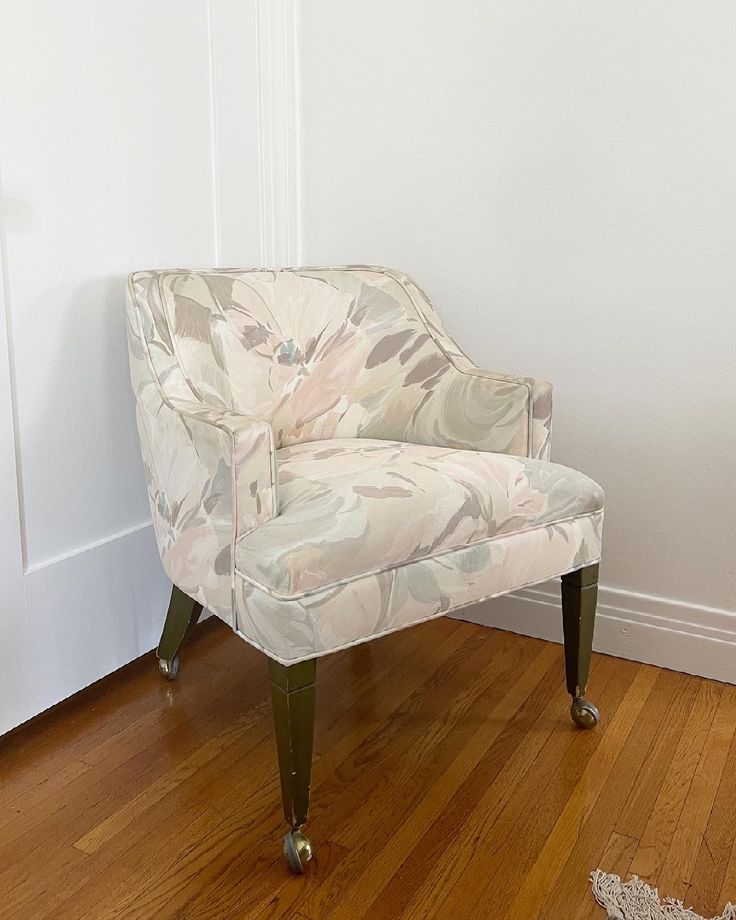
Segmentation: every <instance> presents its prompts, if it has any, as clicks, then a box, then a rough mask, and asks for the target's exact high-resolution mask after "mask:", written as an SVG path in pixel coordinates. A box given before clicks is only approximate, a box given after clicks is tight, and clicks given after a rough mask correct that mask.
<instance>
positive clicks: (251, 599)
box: [234, 439, 603, 664]
mask: <svg viewBox="0 0 736 920" xmlns="http://www.w3.org/2000/svg"><path fill="white" fill-rule="evenodd" d="M278 471H279V489H280V500H279V505H280V513H279V515H278V517H276V518H274V519H272V520H270V521H267V522H265V523H263V524H261V525H259V527H258V528H257V529H256V530H254V531H252V532H251V533H249V534H247V535H245V536H243V537H242V538H241V539H240V540H239V541H238V543H237V545H236V552H235V556H236V579H235V585H234V589H235V590H234V602H235V610H236V624H235V628H236V630H237V632H238V634H239V635H240V636H242V638H244V639H246V640H247V641H248V642H251V643H252V644H253V645H256V646H257V647H258V648H261V649H262V650H263V651H264V652H266V654H267V655H269V656H270V657H271V658H275V659H276V660H278V661H281V662H282V663H283V664H294V663H296V662H298V661H303V660H305V659H309V658H315V657H317V656H319V655H325V654H327V653H329V652H334V651H336V650H338V649H341V648H346V647H348V646H351V645H356V644H358V643H360V642H366V641H368V640H370V639H375V638H376V637H378V636H381V635H385V634H386V633H389V632H393V631H395V630H397V629H403V628H405V627H407V626H412V625H413V624H415V623H421V622H422V621H424V620H429V619H432V618H433V617H436V616H442V615H443V614H446V613H450V612H451V611H453V610H457V609H459V608H461V607H466V606H468V605H469V604H473V603H476V602H478V601H481V600H485V599H487V598H491V597H496V596H497V595H500V594H506V593H508V592H509V591H515V590H517V589H518V588H524V587H526V586H528V585H532V584H536V583H538V582H540V581H545V580H547V579H549V578H553V577H555V576H557V575H562V574H564V573H565V572H570V571H572V570H574V569H577V568H581V567H582V566H585V565H590V564H592V563H594V562H598V560H599V559H600V552H601V533H602V529H603V493H602V490H601V489H600V487H599V486H598V485H596V483H595V482H593V481H592V480H591V479H588V477H587V476H583V475H582V474H581V473H578V472H576V471H574V470H571V469H568V468H566V467H564V466H558V465H557V464H553V463H547V462H545V461H543V460H528V459H525V458H522V457H513V456H508V455H505V454H491V453H478V452H475V451H464V450H454V449H449V448H438V447H424V446H420V445H415V444H406V443H400V442H394V441H377V440H368V439H335V440H329V441H314V442H311V443H306V444H295V445H292V446H290V447H286V448H283V449H282V450H280V451H278Z"/></svg>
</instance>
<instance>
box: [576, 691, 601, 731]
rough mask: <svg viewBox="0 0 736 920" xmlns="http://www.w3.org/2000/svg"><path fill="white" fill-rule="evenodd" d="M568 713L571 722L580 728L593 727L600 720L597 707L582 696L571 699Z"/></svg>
mask: <svg viewBox="0 0 736 920" xmlns="http://www.w3.org/2000/svg"><path fill="white" fill-rule="evenodd" d="M570 715H571V716H572V720H573V722H574V723H575V724H576V725H579V726H580V728H595V727H596V725H597V724H598V723H599V722H600V720H601V714H600V713H599V712H598V709H597V708H596V707H595V706H594V705H593V704H592V703H590V702H589V701H588V700H584V699H583V698H582V697H577V698H576V699H574V700H573V701H572V706H570Z"/></svg>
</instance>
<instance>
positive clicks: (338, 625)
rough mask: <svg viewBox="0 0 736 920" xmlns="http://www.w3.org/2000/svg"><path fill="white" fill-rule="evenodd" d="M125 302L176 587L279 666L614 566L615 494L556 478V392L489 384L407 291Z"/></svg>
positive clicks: (150, 293) (150, 294) (286, 291)
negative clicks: (610, 530)
mask: <svg viewBox="0 0 736 920" xmlns="http://www.w3.org/2000/svg"><path fill="white" fill-rule="evenodd" d="M128 294H129V296H128V329H129V341H130V358H131V376H132V381H133V387H134V390H135V393H136V399H137V403H138V423H139V430H140V436H141V445H142V449H143V456H144V462H145V467H146V474H147V481H148V491H149V499H150V503H151V509H152V514H153V520H154V526H155V531H156V537H157V541H158V545H159V549H160V552H161V557H162V560H163V563H164V568H165V569H166V571H167V573H168V575H169V577H171V578H172V580H173V581H174V582H175V583H176V584H178V585H179V587H180V588H182V590H184V591H186V592H187V593H189V594H190V595H192V596H193V597H196V598H197V600H199V601H200V602H202V603H203V604H204V605H205V606H207V607H208V608H210V609H212V610H214V612H215V613H217V614H218V615H219V616H221V617H222V618H223V619H225V620H226V621H227V622H229V623H230V624H231V625H233V626H234V627H235V628H236V629H237V630H238V631H239V633H240V634H241V635H242V636H243V637H244V638H246V639H247V640H248V641H250V642H253V643H254V644H256V645H258V646H259V647H261V648H263V649H264V650H265V651H266V652H267V654H269V655H270V656H271V657H274V658H277V659H278V660H281V661H284V662H293V661H296V660H301V659H303V658H309V657H314V656H315V655H319V654H324V653H326V652H329V651H331V650H334V649H335V648H338V647H342V646H344V645H349V644H351V643H354V642H359V641H365V640H366V639H369V638H372V637H373V636H375V635H378V634H380V633H382V632H386V631H390V630H391V629H397V628H401V627H402V626H407V625H410V624H411V623H413V622H418V621H419V620H421V619H426V618H428V617H430V616H436V615H439V614H442V613H445V612H447V611H448V610H450V609H455V608H457V607H459V606H463V605H465V604H469V603H472V602H474V601H477V600H479V599H481V598H483V597H488V596H492V595H494V594H500V593H504V592H506V591H510V590H514V589H515V588H518V587H522V586H523V585H525V584H530V583H533V582H535V581H540V580H543V579H545V578H549V577H552V576H553V575H557V574H561V573H562V572H564V571H570V570H571V569H574V568H578V567H580V566H583V565H587V564H589V563H591V562H594V561H597V559H598V558H599V556H600V540H601V527H602V514H603V512H602V505H603V497H602V492H601V490H600V488H599V487H598V486H597V485H596V484H595V483H594V482H592V480H590V479H588V478H587V477H585V476H582V474H580V473H576V472H575V471H573V470H570V469H567V468H565V467H560V466H557V465H554V464H551V463H549V462H547V460H546V458H547V457H548V454H549V429H550V417H551V388H550V387H549V385H548V384H546V383H543V382H540V381H536V380H533V379H531V378H519V377H514V376H510V375H501V374H491V373H489V372H485V371H482V370H479V369H478V368H476V367H475V366H474V365H473V364H472V363H471V362H470V361H469V360H468V358H467V357H465V355H463V354H462V352H461V351H460V350H459V349H458V348H457V346H456V345H455V344H454V343H453V342H452V340H451V339H450V338H449V337H448V336H447V333H446V332H445V331H444V329H443V328H442V326H441V323H440V321H439V318H438V316H437V314H436V312H435V311H434V308H433V307H432V306H431V304H430V303H429V300H428V299H427V298H426V296H425V295H424V294H423V293H422V292H421V290H420V289H419V288H418V287H417V286H416V285H415V284H414V283H413V282H411V281H410V280H409V279H408V278H406V277H405V276H404V275H401V274H400V273H398V272H393V271H389V270H386V269H380V268H370V267H365V266H357V267H355V266H354V267H347V268H315V269H297V270H282V271H260V270H254V271H242V270H232V271H224V270H212V271H201V272H193V271H166V272H140V273H136V274H135V275H133V276H131V279H130V282H129V289H128Z"/></svg>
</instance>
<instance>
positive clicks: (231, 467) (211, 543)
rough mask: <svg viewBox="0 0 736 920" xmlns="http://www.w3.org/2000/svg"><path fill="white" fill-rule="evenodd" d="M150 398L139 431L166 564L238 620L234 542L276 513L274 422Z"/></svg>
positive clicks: (190, 590) (190, 589) (207, 602)
mask: <svg viewBox="0 0 736 920" xmlns="http://www.w3.org/2000/svg"><path fill="white" fill-rule="evenodd" d="M145 396H146V397H147V398H144V399H141V398H139V399H137V401H136V402H137V418H138V430H139V433H140V440H141V448H142V452H143V460H144V466H145V470H146V480H147V486H148V498H149V502H150V506H151V514H152V516H153V524H154V529H155V533H156V541H157V543H158V548H159V552H160V554H161V560H162V562H163V566H164V569H165V571H166V573H167V575H168V576H169V578H171V580H172V581H173V582H174V583H175V584H176V585H178V586H179V587H180V588H181V589H182V590H183V591H185V592H186V593H187V594H189V595H190V596H192V597H195V598H196V599H197V600H198V601H199V602H200V603H202V604H203V605H204V606H205V607H207V608H208V609H210V610H213V611H214V612H215V613H217V614H218V615H219V616H220V617H222V618H223V619H225V620H226V621H227V622H229V623H231V624H232V622H233V619H232V617H233V615H234V614H233V610H232V591H231V589H232V585H233V583H234V577H235V568H234V565H235V564H234V552H235V543H236V542H237V540H238V539H240V537H242V536H244V535H245V534H246V533H249V532H250V531H251V530H253V529H254V528H255V527H257V526H258V525H259V524H261V523H263V522H265V521H267V520H269V519H270V518H272V517H275V516H276V514H278V494H277V473H276V459H275V450H274V443H273V433H272V431H271V426H270V425H269V424H268V423H267V422H265V421H262V420H260V419H254V418H250V417H247V416H243V415H239V414H238V413H235V412H231V411H229V410H228V409H220V408H215V407H211V406H207V405H204V404H202V403H200V402H198V401H196V400H191V401H190V400H181V399H174V400H171V399H161V398H157V396H158V394H155V393H154V392H152V389H149V390H148V392H147V393H146V394H145Z"/></svg>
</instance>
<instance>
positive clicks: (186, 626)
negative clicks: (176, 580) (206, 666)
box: [156, 585, 202, 680]
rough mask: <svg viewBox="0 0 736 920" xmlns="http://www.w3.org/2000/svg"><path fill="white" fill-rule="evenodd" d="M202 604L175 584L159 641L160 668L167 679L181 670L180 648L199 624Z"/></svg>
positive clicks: (157, 651) (170, 678)
mask: <svg viewBox="0 0 736 920" xmlns="http://www.w3.org/2000/svg"><path fill="white" fill-rule="evenodd" d="M201 613H202V605H201V604H199V603H197V601H195V600H192V598H191V597H189V595H187V594H185V593H184V592H183V591H181V590H180V589H179V588H177V587H176V585H174V586H173V587H172V589H171V600H170V601H169V612H168V613H167V614H166V622H165V623H164V630H163V632H162V633H161V640H160V642H159V643H158V648H157V649H156V654H157V655H158V669H159V671H160V672H161V674H162V676H163V677H165V678H166V679H167V680H173V679H174V678H175V677H176V675H177V673H178V671H179V650H180V649H181V647H182V645H183V644H184V642H185V640H186V638H187V636H188V635H189V633H190V632H191V631H192V630H193V629H194V627H195V626H196V625H197V620H198V619H199V617H200V614H201Z"/></svg>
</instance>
